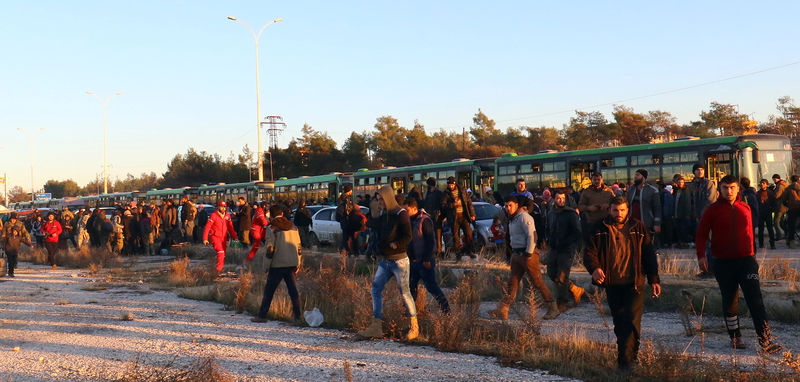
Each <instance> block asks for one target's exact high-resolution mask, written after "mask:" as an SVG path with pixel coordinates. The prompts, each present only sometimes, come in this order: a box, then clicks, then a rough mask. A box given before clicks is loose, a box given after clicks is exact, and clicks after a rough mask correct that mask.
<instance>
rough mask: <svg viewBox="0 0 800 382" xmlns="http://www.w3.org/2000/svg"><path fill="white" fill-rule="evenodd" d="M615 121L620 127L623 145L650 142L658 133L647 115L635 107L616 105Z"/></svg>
mask: <svg viewBox="0 0 800 382" xmlns="http://www.w3.org/2000/svg"><path fill="white" fill-rule="evenodd" d="M614 121H616V123H617V126H618V127H619V130H620V134H619V141H620V143H621V144H623V145H635V144H641V143H649V142H650V141H651V140H652V139H653V137H655V135H656V132H655V129H653V125H652V124H651V123H650V121H649V120H648V119H647V117H645V115H643V114H639V113H636V112H634V111H633V108H630V107H626V106H624V105H615V106H614Z"/></svg>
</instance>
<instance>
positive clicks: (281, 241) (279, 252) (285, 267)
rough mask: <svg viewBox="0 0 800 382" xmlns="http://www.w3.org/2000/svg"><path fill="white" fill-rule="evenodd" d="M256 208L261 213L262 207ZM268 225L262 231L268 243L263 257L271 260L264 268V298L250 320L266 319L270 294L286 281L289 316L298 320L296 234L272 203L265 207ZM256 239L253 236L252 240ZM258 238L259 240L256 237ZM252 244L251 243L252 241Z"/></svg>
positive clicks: (298, 248) (298, 263) (289, 222)
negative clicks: (270, 205) (267, 211)
mask: <svg viewBox="0 0 800 382" xmlns="http://www.w3.org/2000/svg"><path fill="white" fill-rule="evenodd" d="M259 210H260V213H261V215H262V216H263V215H264V213H263V210H261V209H260V208H259ZM269 215H270V222H269V225H270V228H267V229H266V231H265V234H266V235H268V236H269V240H268V241H269V242H270V243H271V244H270V246H269V248H267V258H269V259H271V261H270V262H269V266H268V267H267V282H266V284H265V285H264V297H263V298H262V300H261V308H260V309H259V310H258V316H256V317H254V318H253V319H252V321H253V322H266V321H267V313H269V307H270V305H272V297H273V296H274V295H275V290H276V289H278V285H280V283H281V281H283V282H284V283H285V284H286V291H287V292H288V293H289V300H291V302H292V318H293V319H294V320H299V319H300V294H299V293H298V292H297V281H296V279H295V274H296V273H297V267H299V266H300V254H301V247H300V234H299V233H298V231H297V227H295V226H294V224H292V221H291V220H289V219H287V218H285V217H284V216H283V208H281V207H280V206H277V205H275V206H272V207H270V209H269ZM255 240H256V238H255V237H253V241H254V242H255ZM259 240H260V239H259ZM254 245H255V243H254Z"/></svg>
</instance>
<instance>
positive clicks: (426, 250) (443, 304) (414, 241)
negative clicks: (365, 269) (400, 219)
mask: <svg viewBox="0 0 800 382" xmlns="http://www.w3.org/2000/svg"><path fill="white" fill-rule="evenodd" d="M405 202H406V210H407V211H408V214H409V216H410V220H411V243H409V244H408V249H407V253H408V258H409V260H411V278H410V279H409V288H410V289H411V297H413V298H414V301H416V300H417V286H418V285H419V282H420V281H422V283H423V284H424V285H425V289H427V290H428V293H430V294H431V296H433V297H434V298H435V299H436V301H437V302H438V303H439V308H441V310H442V313H444V314H447V313H450V304H449V303H448V302H447V297H446V296H445V295H444V292H442V288H440V287H439V283H438V282H437V281H436V257H435V256H434V253H433V251H435V248H436V246H435V243H434V240H436V231H435V229H434V225H433V219H431V217H430V216H428V214H427V213H425V211H424V210H421V209H419V202H418V201H417V199H415V198H408V199H406V201H405Z"/></svg>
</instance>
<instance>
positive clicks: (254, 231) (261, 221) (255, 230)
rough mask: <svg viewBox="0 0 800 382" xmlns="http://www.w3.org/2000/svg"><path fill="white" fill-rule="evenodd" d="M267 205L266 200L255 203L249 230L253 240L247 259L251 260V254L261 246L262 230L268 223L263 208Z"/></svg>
mask: <svg viewBox="0 0 800 382" xmlns="http://www.w3.org/2000/svg"><path fill="white" fill-rule="evenodd" d="M266 207H267V202H262V204H261V205H260V206H259V205H256V208H255V210H254V211H255V212H254V213H253V224H252V228H251V231H250V239H251V241H252V242H253V247H252V248H250V253H248V254H247V261H253V256H255V254H256V252H258V248H259V247H260V246H261V241H262V240H264V230H265V229H266V228H267V226H268V225H269V221H268V220H267V216H266V215H264V209H265V208H266Z"/></svg>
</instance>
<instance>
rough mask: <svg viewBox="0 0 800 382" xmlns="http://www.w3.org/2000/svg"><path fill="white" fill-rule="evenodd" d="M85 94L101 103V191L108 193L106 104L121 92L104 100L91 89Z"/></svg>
mask: <svg viewBox="0 0 800 382" xmlns="http://www.w3.org/2000/svg"><path fill="white" fill-rule="evenodd" d="M86 94H89V95H93V96H95V97H97V100H98V101H100V103H101V104H102V105H103V193H104V194H107V193H108V128H107V125H106V106H107V105H108V102H109V101H111V99H112V98H114V97H116V96H118V95H121V94H122V92H117V93H114V94H112V95H111V96H109V97H108V98H107V99H106V100H105V101H103V99H102V98H100V96H99V95H97V94H95V93H94V92H91V91H88V90H87V91H86Z"/></svg>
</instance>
